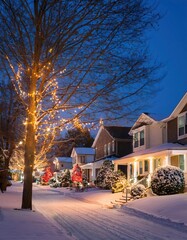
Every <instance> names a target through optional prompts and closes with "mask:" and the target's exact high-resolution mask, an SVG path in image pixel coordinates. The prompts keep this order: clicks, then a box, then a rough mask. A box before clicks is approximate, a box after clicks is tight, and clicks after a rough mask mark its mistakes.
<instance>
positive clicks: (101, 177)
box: [95, 160, 124, 189]
mask: <svg viewBox="0 0 187 240" xmlns="http://www.w3.org/2000/svg"><path fill="white" fill-rule="evenodd" d="M121 177H124V174H123V172H121V171H114V164H113V163H112V162H111V161H110V160H105V161H104V162H103V164H102V166H101V168H100V170H99V172H98V174H97V177H96V181H95V185H96V186H97V187H100V188H103V189H112V186H113V184H114V183H116V182H117V181H118V180H119V179H120V178H121Z"/></svg>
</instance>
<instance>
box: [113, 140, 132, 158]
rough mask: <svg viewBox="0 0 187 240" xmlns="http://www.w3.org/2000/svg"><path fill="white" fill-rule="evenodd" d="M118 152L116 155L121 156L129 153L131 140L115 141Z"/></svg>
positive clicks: (130, 151)
mask: <svg viewBox="0 0 187 240" xmlns="http://www.w3.org/2000/svg"><path fill="white" fill-rule="evenodd" d="M117 145H118V152H117V154H116V155H117V157H123V156H125V155H127V154H129V153H132V141H128V142H127V141H117Z"/></svg>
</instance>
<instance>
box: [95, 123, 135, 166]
mask: <svg viewBox="0 0 187 240" xmlns="http://www.w3.org/2000/svg"><path fill="white" fill-rule="evenodd" d="M129 131H130V127H121V126H104V125H101V126H100V129H99V131H98V133H97V136H96V138H95V140H94V142H93V144H92V147H93V148H95V151H96V155H95V161H99V160H102V159H106V158H110V157H115V158H119V157H122V156H125V155H127V154H129V153H131V152H132V137H131V136H130V135H129V134H128V133H129Z"/></svg>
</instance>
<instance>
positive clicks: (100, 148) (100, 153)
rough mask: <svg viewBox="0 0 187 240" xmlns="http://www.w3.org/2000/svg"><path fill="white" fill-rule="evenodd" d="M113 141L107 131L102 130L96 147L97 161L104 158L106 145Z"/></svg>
mask: <svg viewBox="0 0 187 240" xmlns="http://www.w3.org/2000/svg"><path fill="white" fill-rule="evenodd" d="M112 141H113V138H112V137H111V136H110V135H109V134H108V132H107V131H106V130H105V129H102V131H101V133H100V136H99V138H98V140H97V143H96V145H95V149H96V160H98V159H101V158H104V157H105V152H104V145H105V144H108V143H110V142H112Z"/></svg>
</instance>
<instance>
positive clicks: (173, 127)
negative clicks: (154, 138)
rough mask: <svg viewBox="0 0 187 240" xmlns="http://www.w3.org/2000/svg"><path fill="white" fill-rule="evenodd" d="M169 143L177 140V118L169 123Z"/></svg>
mask: <svg viewBox="0 0 187 240" xmlns="http://www.w3.org/2000/svg"><path fill="white" fill-rule="evenodd" d="M167 135H168V143H175V142H177V140H178V139H177V118H174V119H172V120H171V121H169V122H168V123H167Z"/></svg>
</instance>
